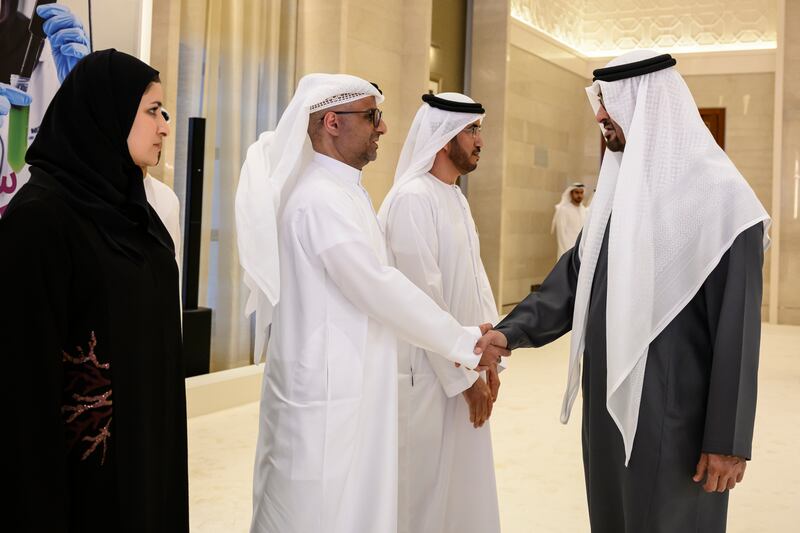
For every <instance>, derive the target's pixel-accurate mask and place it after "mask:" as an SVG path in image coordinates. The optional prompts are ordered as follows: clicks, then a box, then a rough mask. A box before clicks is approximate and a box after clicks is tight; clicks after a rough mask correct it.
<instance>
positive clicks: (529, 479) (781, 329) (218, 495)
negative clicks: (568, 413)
mask: <svg viewBox="0 0 800 533" xmlns="http://www.w3.org/2000/svg"><path fill="white" fill-rule="evenodd" d="M567 353H568V339H567V338H566V337H565V338H562V339H560V340H559V341H557V342H555V343H553V344H551V345H549V346H547V347H545V348H542V349H539V350H519V351H516V352H514V355H513V357H512V360H511V364H510V365H509V366H510V368H509V370H508V371H507V372H504V373H503V375H502V376H501V377H502V387H501V389H500V398H499V399H498V403H497V404H496V406H495V409H494V413H493V415H492V421H491V423H492V432H493V440H494V448H495V465H496V468H497V483H498V496H499V499H500V513H501V522H502V528H503V532H504V533H533V532H535V533H550V532H553V533H556V532H558V533H580V532H588V531H589V527H588V519H587V515H586V503H585V493H584V487H583V470H582V466H581V454H580V409H576V410H575V412H574V413H573V417H572V420H571V421H570V422H569V424H568V425H566V426H563V425H561V424H560V423H559V421H558V413H559V410H560V406H561V395H562V392H563V386H564V380H565V376H566V362H567ZM759 386H760V393H759V404H758V414H757V420H756V432H755V443H754V450H753V461H752V462H751V463H750V464H749V465H748V468H747V473H746V475H745V479H744V482H743V484H742V485H740V486H739V487H737V488H736V489H735V490H734V491H733V492H732V494H731V504H730V512H729V516H728V532H729V533H762V532H764V533H788V532H793V531H800V526H798V516H800V485H798V483H800V452H798V443H800V327H789V326H769V325H765V326H764V335H763V341H762V355H761V371H760V385H759ZM577 405H580V404H579V403H578V404H577ZM257 419H258V405H257V403H250V404H246V405H242V406H239V407H235V408H232V409H227V410H225V411H219V412H216V413H212V414H208V415H204V416H198V417H195V418H191V419H190V420H189V478H190V479H189V481H190V496H191V523H192V531H193V532H195V533H223V532H224V533H238V532H245V531H247V528H248V526H249V521H250V508H251V483H252V467H253V455H254V449H255V442H256V434H257Z"/></svg>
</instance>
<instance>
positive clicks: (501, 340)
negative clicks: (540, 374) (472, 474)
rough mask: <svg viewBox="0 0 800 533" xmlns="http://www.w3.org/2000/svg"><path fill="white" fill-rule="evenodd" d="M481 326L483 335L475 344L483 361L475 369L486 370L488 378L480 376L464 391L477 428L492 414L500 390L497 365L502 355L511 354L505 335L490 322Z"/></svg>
mask: <svg viewBox="0 0 800 533" xmlns="http://www.w3.org/2000/svg"><path fill="white" fill-rule="evenodd" d="M479 327H480V329H481V335H482V337H481V338H480V339H478V342H477V343H476V344H475V354H476V355H480V356H481V361H480V363H479V365H478V367H477V368H476V369H475V370H476V371H478V372H480V371H485V372H486V380H485V381H484V379H483V377H482V376H478V379H476V380H475V383H473V384H472V386H471V387H470V388H468V389H467V390H465V391H464V392H463V393H462V394H463V395H464V399H465V400H466V402H467V405H468V406H469V421H470V422H471V423H472V425H473V427H475V428H479V427H481V426H483V424H485V423H486V421H487V420H489V417H490V416H491V414H492V407H493V406H494V402H495V401H497V394H498V392H499V391H500V378H499V375H498V368H497V365H498V364H499V363H500V358H501V357H507V356H509V355H511V351H510V350H508V348H507V346H508V341H507V340H506V337H505V335H503V334H502V333H500V332H499V331H497V330H493V329H492V325H491V324H488V323H487V324H481V325H480V326H479ZM456 366H458V363H456Z"/></svg>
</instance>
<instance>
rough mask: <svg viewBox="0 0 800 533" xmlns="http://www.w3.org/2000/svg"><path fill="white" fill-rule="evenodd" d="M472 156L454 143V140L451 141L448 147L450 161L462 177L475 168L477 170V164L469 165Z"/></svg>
mask: <svg viewBox="0 0 800 533" xmlns="http://www.w3.org/2000/svg"><path fill="white" fill-rule="evenodd" d="M471 155H472V154H471V153H467V151H466V150H464V149H463V148H461V146H460V145H459V144H458V143H457V142H455V139H453V140H452V141H451V145H450V161H452V162H453V165H454V166H455V167H456V168H457V169H458V172H459V173H460V174H461V175H462V176H463V175H465V174H469V173H470V172H472V171H473V170H475V169H476V168H478V164H477V163H471V162H470V160H469V158H470V156H471Z"/></svg>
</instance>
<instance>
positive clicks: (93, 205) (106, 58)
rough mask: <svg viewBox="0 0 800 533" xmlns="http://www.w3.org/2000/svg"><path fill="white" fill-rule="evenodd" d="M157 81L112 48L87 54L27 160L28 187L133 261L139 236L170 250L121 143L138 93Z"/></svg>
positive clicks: (53, 104)
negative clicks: (84, 221)
mask: <svg viewBox="0 0 800 533" xmlns="http://www.w3.org/2000/svg"><path fill="white" fill-rule="evenodd" d="M157 77H158V71H157V70H155V69H153V68H152V67H150V66H149V65H147V64H145V63H143V62H141V61H139V60H138V59H136V58H135V57H132V56H129V55H128V54H124V53H122V52H117V51H116V50H114V49H109V50H101V51H98V52H94V53H92V54H89V55H88V56H86V57H85V58H83V59H82V60H81V61H80V62H79V63H78V64H77V65H76V66H75V68H74V69H72V72H70V73H69V75H68V76H67V78H66V79H65V80H64V83H63V84H62V85H61V87H60V88H59V90H58V92H57V93H56V94H55V96H54V97H53V99H52V101H51V102H50V105H49V106H48V108H47V112H46V113H45V115H44V119H43V120H42V124H41V127H40V128H39V132H38V133H37V135H36V139H35V140H34V141H33V144H31V146H30V148H28V152H27V154H26V156H25V160H26V161H27V162H28V164H29V165H31V180H30V184H32V185H36V186H39V187H43V188H46V189H50V190H52V191H53V192H55V193H56V194H58V195H59V196H61V197H62V198H64V199H65V200H66V201H67V202H68V203H69V204H70V205H72V206H73V207H74V208H75V209H76V210H77V211H78V212H80V213H81V214H83V215H84V216H86V217H88V218H90V219H91V220H92V221H93V222H94V223H95V225H96V226H97V228H98V230H99V231H100V233H101V234H102V235H103V237H104V238H105V239H106V240H107V241H108V242H109V244H110V245H111V246H112V247H114V248H116V249H117V250H119V251H121V252H123V253H125V254H126V255H128V256H129V257H131V258H134V259H136V258H138V257H140V254H139V253H138V252H137V245H136V244H135V242H136V240H137V239H135V233H136V232H139V231H144V232H147V233H150V235H152V236H153V237H154V238H155V239H156V240H158V241H159V242H160V243H161V244H162V245H164V246H165V247H167V248H168V249H170V250H173V251H174V249H173V243H172V239H171V238H170V236H169V233H168V232H167V230H166V228H165V227H164V225H163V224H162V223H161V220H160V219H159V218H158V215H157V214H156V213H155V211H153V209H152V208H151V207H150V205H149V204H148V203H147V196H146V195H145V191H144V180H143V176H142V169H141V168H139V167H137V166H136V164H135V163H134V162H133V159H132V158H131V155H130V151H129V150H128V141H127V139H128V134H129V133H130V130H131V126H132V125H133V121H134V118H135V117H136V113H137V110H138V108H139V103H140V102H141V99H142V95H143V94H144V92H145V90H146V89H147V86H148V85H149V84H150V83H151V82H152V81H154V80H155V79H157Z"/></svg>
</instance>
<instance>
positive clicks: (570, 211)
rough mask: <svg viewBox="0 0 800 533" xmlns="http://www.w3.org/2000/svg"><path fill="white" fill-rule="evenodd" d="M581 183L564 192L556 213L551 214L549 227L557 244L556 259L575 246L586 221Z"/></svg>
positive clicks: (574, 184)
mask: <svg viewBox="0 0 800 533" xmlns="http://www.w3.org/2000/svg"><path fill="white" fill-rule="evenodd" d="M583 193H584V185H583V183H573V184H572V185H570V186H569V187H567V188H566V189H565V190H564V193H563V194H562V195H561V201H560V202H559V203H558V204H556V212H555V214H553V224H552V226H550V233H555V234H556V241H557V243H558V257H556V259H558V258H560V257H561V256H562V255H564V252H566V251H567V250H569V249H570V248H572V247H573V246H575V241H576V240H577V239H578V234H579V233H580V232H581V230H582V229H583V223H584V222H585V221H586V212H587V211H588V210H587V209H586V206H585V205H583Z"/></svg>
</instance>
